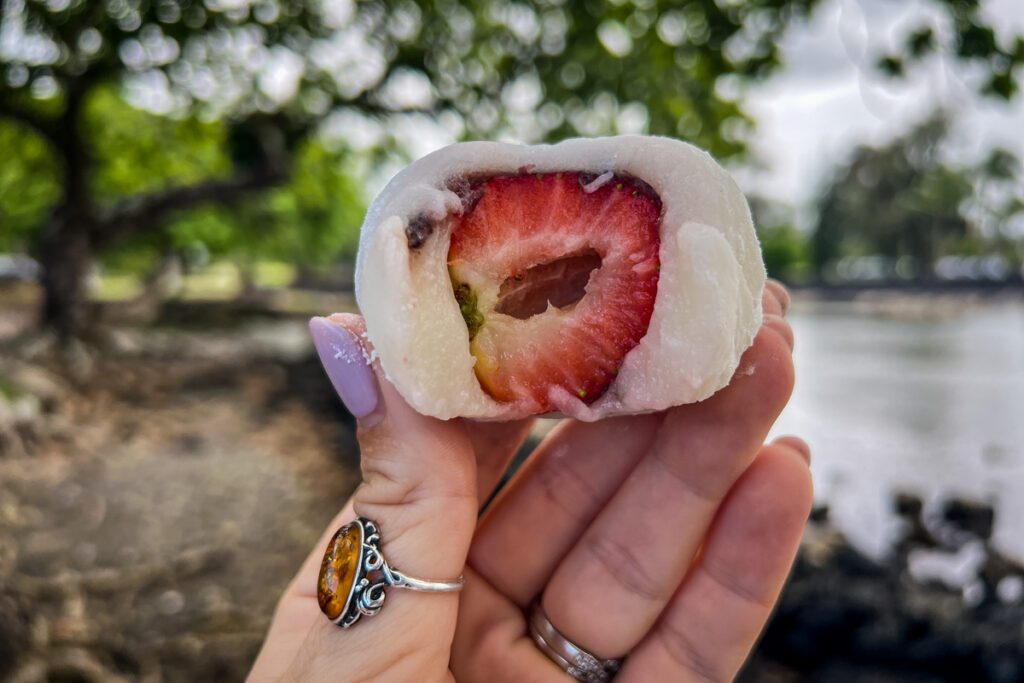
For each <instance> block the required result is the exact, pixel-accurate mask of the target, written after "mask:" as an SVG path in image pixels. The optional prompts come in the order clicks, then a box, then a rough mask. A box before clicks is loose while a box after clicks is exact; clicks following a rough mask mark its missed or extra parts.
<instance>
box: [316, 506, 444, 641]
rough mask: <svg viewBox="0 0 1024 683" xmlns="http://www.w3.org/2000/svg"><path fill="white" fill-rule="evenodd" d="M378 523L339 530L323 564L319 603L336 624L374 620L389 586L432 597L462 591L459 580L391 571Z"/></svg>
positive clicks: (351, 524) (363, 522)
mask: <svg viewBox="0 0 1024 683" xmlns="http://www.w3.org/2000/svg"><path fill="white" fill-rule="evenodd" d="M380 545H381V538H380V530H379V528H378V526H377V523H376V522H374V521H372V520H369V519H366V518H365V517H357V518H356V519H355V520H353V521H352V522H349V523H348V524H346V525H345V526H343V527H341V528H340V529H338V531H337V532H336V533H335V534H334V537H333V538H331V542H330V543H329V544H328V545H327V550H326V551H325V552H324V559H323V562H322V563H321V564H320V577H319V579H318V580H317V586H316V587H317V591H316V596H317V602H318V603H319V604H320V611H321V612H323V613H324V614H325V615H326V616H327V618H328V619H330V620H331V621H332V622H333V623H335V624H338V625H339V626H341V627H342V628H348V627H349V626H351V625H352V624H354V623H356V622H357V621H359V618H360V617H362V616H367V617H372V616H373V615H375V614H377V613H378V612H379V611H380V610H381V607H383V606H384V598H385V597H386V594H385V592H384V589H385V588H387V587H388V586H393V587H395V588H408V589H410V590H414V591H424V592H431V593H452V592H455V591H459V590H462V585H463V580H462V577H461V576H460V577H459V578H457V579H455V580H454V581H428V580H426V579H417V578H413V577H411V576H408V575H406V574H403V573H402V572H400V571H398V570H397V569H395V568H393V567H391V566H390V565H389V564H388V562H387V560H386V559H384V554H383V552H381V549H380Z"/></svg>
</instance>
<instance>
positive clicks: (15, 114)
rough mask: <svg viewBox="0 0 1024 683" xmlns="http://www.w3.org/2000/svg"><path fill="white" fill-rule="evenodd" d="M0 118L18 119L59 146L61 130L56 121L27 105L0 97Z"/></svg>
mask: <svg viewBox="0 0 1024 683" xmlns="http://www.w3.org/2000/svg"><path fill="white" fill-rule="evenodd" d="M0 118H5V119H10V120H12V121H17V122H18V123H21V124H23V125H25V126H28V127H29V128H31V129H32V130H34V131H35V132H37V133H39V134H40V135H42V136H43V137H44V138H46V141H47V142H50V143H52V144H54V145H55V146H59V139H58V138H59V137H60V131H59V130H58V127H57V125H56V123H55V122H54V121H53V120H51V119H49V118H47V117H45V116H42V115H40V114H39V113H38V112H35V111H32V110H31V109H29V108H27V107H23V106H21V105H19V104H15V103H14V102H12V101H11V100H9V99H4V98H0Z"/></svg>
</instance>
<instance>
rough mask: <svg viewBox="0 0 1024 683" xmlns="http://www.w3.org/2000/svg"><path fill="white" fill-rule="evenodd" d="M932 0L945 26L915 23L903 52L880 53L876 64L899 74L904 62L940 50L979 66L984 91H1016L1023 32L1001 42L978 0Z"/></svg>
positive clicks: (1023, 61) (1006, 94)
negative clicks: (1021, 34) (947, 23)
mask: <svg viewBox="0 0 1024 683" xmlns="http://www.w3.org/2000/svg"><path fill="white" fill-rule="evenodd" d="M933 1H934V3H935V4H936V6H938V7H940V8H941V9H943V10H944V12H943V14H942V17H943V18H945V19H948V20H949V26H948V27H940V26H937V25H934V24H923V25H920V26H918V27H917V28H915V29H913V30H912V31H910V32H908V33H907V35H906V37H905V39H904V41H903V54H889V55H884V56H883V57H881V58H880V59H879V62H878V63H879V67H880V68H881V69H882V70H883V71H885V72H887V73H889V74H891V75H893V76H903V75H905V73H906V69H907V67H908V65H911V64H913V63H915V62H919V61H921V60H923V59H924V58H926V57H928V56H929V55H931V54H933V53H936V52H942V53H945V54H951V55H955V56H956V57H958V58H959V59H961V60H963V61H965V62H969V63H973V64H975V65H976V66H979V67H981V69H980V71H982V72H983V73H984V74H985V75H986V77H985V81H984V83H983V84H982V91H983V92H984V93H986V94H988V95H993V96H995V97H999V98H1002V99H1004V100H1009V99H1011V98H1012V97H1013V96H1014V95H1016V94H1017V92H1018V91H1019V90H1020V77H1019V75H1018V74H1017V72H1018V71H1019V70H1020V69H1021V68H1022V67H1024V36H1015V37H1014V38H1013V40H1012V41H1007V43H1008V44H1003V43H1001V42H1000V40H999V38H998V36H997V35H996V30H995V27H993V26H990V25H989V24H988V23H987V21H986V20H985V19H984V17H982V3H981V2H980V0H933ZM944 29H945V30H944Z"/></svg>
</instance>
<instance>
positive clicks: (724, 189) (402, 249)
mask: <svg viewBox="0 0 1024 683" xmlns="http://www.w3.org/2000/svg"><path fill="white" fill-rule="evenodd" d="M558 171H566V172H589V173H593V174H596V175H597V176H598V178H597V181H600V179H601V176H602V174H607V173H608V172H612V173H616V174H623V175H628V176H633V177H635V178H638V179H639V180H642V181H643V182H645V183H647V184H648V185H650V186H651V187H652V188H653V189H654V191H655V192H657V194H658V195H659V196H660V198H661V201H662V206H663V216H662V219H661V226H660V237H661V247H660V252H659V257H660V260H661V274H660V279H659V282H658V293H657V297H656V299H655V303H654V312H653V314H652V316H651V322H650V326H649V328H648V330H647V334H646V335H645V336H644V337H643V339H641V340H640V343H639V344H638V345H637V346H636V347H634V348H633V349H632V350H630V351H629V353H627V354H626V356H625V358H624V360H623V364H622V367H621V369H620V371H619V373H618V375H617V376H616V378H615V380H614V381H613V382H612V383H611V385H610V386H609V387H608V389H607V391H605V393H604V394H603V395H602V396H601V397H600V398H599V399H597V400H596V401H595V402H593V403H592V404H590V405H587V404H585V403H583V401H581V400H580V399H579V398H577V397H576V396H574V395H572V394H570V393H569V392H567V391H564V390H559V391H558V392H556V393H557V395H553V398H554V399H555V400H554V404H555V405H556V406H557V407H558V409H559V410H560V411H561V412H562V413H563V414H565V415H567V416H570V417H575V418H578V419H581V420H598V419H601V418H603V417H608V416H611V415H624V414H635V413H646V412H651V411H657V410H664V409H665V408H669V407H672V406H676V405H681V404H684V403H692V402H695V401H700V400H703V399H705V398H707V397H708V396H710V395H711V394H713V393H715V392H716V391H718V390H719V389H721V388H722V387H723V386H725V385H726V384H727V383H728V382H729V379H730V377H732V374H733V372H734V371H735V370H736V367H737V365H738V364H739V360H740V356H741V355H742V353H743V351H744V350H745V349H746V348H747V347H748V346H750V344H751V343H752V342H753V339H754V335H755V334H756V333H757V330H758V327H759V326H760V324H761V315H762V312H761V290H762V288H763V287H764V282H765V269H764V264H763V262H762V260H761V251H760V248H759V245H758V241H757V235H756V233H755V232H754V225H753V222H752V221H751V217H750V209H749V207H748V206H747V202H746V199H745V198H744V197H743V194H742V192H740V189H739V187H737V185H736V183H735V181H734V180H733V179H732V177H731V176H729V174H728V173H726V171H725V170H724V169H722V167H721V166H719V165H718V164H717V163H716V162H715V160H714V159H712V158H711V156H710V155H709V154H707V153H706V152H704V151H701V150H700V149H697V148H696V147H694V146H692V145H689V144H686V143H684V142H680V141H678V140H672V139H669V138H661V137H645V136H620V137H609V138H595V139H573V140H566V141H564V142H561V143H559V144H556V145H537V146H522V145H514V144H507V143H501V142H466V143H460V144H456V145H451V146H450V147H445V148H444V149H441V150H438V151H437V152H434V153H432V154H429V155H427V156H425V157H423V158H422V159H420V160H419V161H416V162H415V163H413V164H412V165H410V166H408V167H407V168H405V169H404V170H403V171H401V172H400V173H398V174H397V175H396V176H395V177H394V178H392V180H391V181H390V182H389V183H388V184H387V186H386V187H385V188H384V190H383V191H382V192H381V193H380V195H379V196H378V197H377V198H376V199H375V200H374V202H373V204H372V205H371V206H370V209H369V211H368V212H367V214H366V220H365V222H364V223H363V227H362V233H361V235H360V241H359V254H358V257H357V261H356V276H355V285H356V300H357V301H358V303H359V307H360V309H361V311H362V314H363V316H364V318H365V319H366V329H367V335H368V337H369V340H370V341H371V342H372V343H373V346H374V348H375V350H376V354H377V356H378V357H379V358H380V363H381V366H382V368H383V369H384V372H385V374H386V375H387V378H388V379H389V380H390V381H391V382H392V383H393V384H394V385H395V387H396V388H397V389H398V391H399V392H400V393H401V394H402V396H403V397H404V398H405V399H406V401H408V402H409V404H410V405H411V406H412V407H413V408H415V409H416V410H417V411H419V412H421V413H423V414H425V415H430V416H433V417H436V418H440V419H449V418H454V417H467V418H476V419H491V420H509V419H515V418H520V417H525V415H524V414H522V409H521V408H520V409H518V412H517V407H516V406H515V405H514V404H505V403H500V402H498V401H496V400H495V399H493V398H491V397H490V396H489V395H488V394H487V393H485V392H484V390H483V389H482V388H481V386H480V383H479V381H478V380H477V378H476V375H475V374H474V372H473V365H474V362H475V359H474V357H473V355H472V354H471V353H470V350H469V332H468V330H467V328H466V323H465V321H464V320H463V318H462V314H461V313H460V311H459V306H458V304H457V303H456V301H455V297H454V294H453V291H452V283H451V280H450V278H449V274H448V266H447V255H448V247H449V242H450V230H451V227H450V225H449V222H448V221H446V220H445V219H446V218H447V217H448V216H450V215H453V214H457V213H460V212H461V211H462V200H461V199H460V197H459V196H458V195H457V194H456V193H455V192H454V191H452V190H451V189H449V188H452V187H455V186H456V185H457V183H458V182H459V181H460V180H464V179H466V178H474V179H479V178H486V177H488V176H495V175H512V174H516V173H521V172H529V173H553V172H558ZM597 181H595V182H597ZM424 218H427V219H430V221H432V225H433V231H432V232H430V233H429V234H428V235H426V237H425V239H423V240H422V242H423V243H422V245H421V246H418V247H416V248H412V247H410V240H409V238H408V236H407V233H406V228H407V226H409V225H410V221H412V222H413V227H414V228H415V226H416V224H417V221H420V222H422V221H423V219H424ZM414 231H415V230H414Z"/></svg>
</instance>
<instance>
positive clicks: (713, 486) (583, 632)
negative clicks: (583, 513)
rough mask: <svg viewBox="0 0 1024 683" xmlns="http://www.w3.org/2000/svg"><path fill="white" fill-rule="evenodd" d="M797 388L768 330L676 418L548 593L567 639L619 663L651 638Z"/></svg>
mask: <svg viewBox="0 0 1024 683" xmlns="http://www.w3.org/2000/svg"><path fill="white" fill-rule="evenodd" d="M792 387H793V366H792V358H791V356H790V350H789V346H788V341H787V340H786V339H785V338H784V337H783V335H781V334H780V333H779V332H777V331H775V330H774V329H773V328H772V327H762V329H761V330H760V332H759V333H758V335H757V338H756V339H755V341H754V344H753V345H752V346H751V348H750V349H748V350H747V352H746V353H745V354H744V356H743V359H742V361H741V364H740V369H739V370H738V371H737V372H736V375H735V376H734V377H733V380H732V382H731V383H730V384H729V385H728V386H727V387H726V388H724V389H722V390H721V391H720V392H718V393H717V394H715V395H714V396H712V397H711V398H710V399H708V400H706V401H704V402H702V403H698V404H693V405H688V406H681V407H679V408H675V409H672V410H670V411H668V413H667V414H666V416H665V420H664V422H663V423H662V425H661V427H660V429H659V431H658V434H657V438H656V440H655V443H654V445H653V447H652V449H651V452H650V454H649V455H648V456H647V457H645V458H644V459H643V460H641V462H640V463H639V464H638V465H637V466H636V468H635V469H634V470H633V472H632V473H631V474H630V476H629V478H628V480H627V481H626V482H625V483H624V484H623V486H622V488H621V489H620V490H619V491H618V492H617V493H616V494H615V496H614V497H613V498H612V499H611V501H610V502H609V504H608V505H607V506H606V507H605V508H604V509H603V510H602V511H601V513H600V515H599V516H598V517H597V519H596V520H595V521H594V523H593V524H592V525H591V526H590V527H589V528H588V529H587V531H586V533H585V534H584V535H583V536H582V538H581V539H580V540H579V542H578V543H577V544H576V545H575V546H574V547H573V548H572V550H571V551H570V552H569V553H568V555H567V556H566V557H565V559H564V560H563V561H562V563H561V564H560V565H559V566H558V568H557V569H556V571H555V573H554V574H553V575H552V577H551V580H550V582H549V583H548V585H547V588H546V589H545V591H544V609H545V611H546V612H547V614H548V617H549V618H550V619H551V621H552V623H554V624H555V625H556V626H557V627H558V628H559V629H560V630H561V631H562V633H564V634H565V635H566V637H568V638H569V639H571V640H573V641H574V642H576V643H579V644H580V645H581V646H583V647H585V648H587V649H589V650H590V651H592V652H594V654H596V655H598V656H599V657H602V658H606V657H619V656H622V655H623V654H625V653H626V652H628V651H629V650H630V649H632V648H633V647H634V646H635V645H636V643H638V642H639V641H640V639H641V638H642V637H643V635H644V634H645V633H647V631H648V630H650V628H651V626H652V625H653V624H654V622H655V620H656V619H657V617H658V614H659V613H660V612H661V611H662V609H663V608H664V607H665V605H666V604H667V602H668V600H669V599H670V597H671V595H672V593H673V592H674V591H675V589H676V587H677V586H678V585H679V583H680V582H681V581H682V579H683V576H684V575H685V573H686V571H687V568H688V567H689V566H690V564H691V562H692V560H693V557H694V555H695V554H696V551H697V549H698V548H699V547H700V544H701V542H702V540H703V538H704V535H705V533H706V531H707V528H708V526H709V524H710V523H711V520H712V518H713V517H714V514H715V511H716V510H717V509H718V506H719V504H720V503H721V501H722V499H723V498H724V497H725V495H726V494H727V492H728V491H729V489H730V488H731V487H732V485H733V483H734V482H735V481H736V479H737V478H738V477H739V475H740V474H741V473H742V472H743V470H744V469H746V467H747V466H748V465H749V463H750V462H751V460H752V459H753V457H754V456H755V454H756V453H757V451H758V449H759V447H760V445H761V444H762V443H763V441H764V437H765V435H766V434H767V433H768V430H769V429H770V427H771V425H772V423H773V422H774V421H775V419H776V418H777V417H778V415H779V413H780V412H781V410H782V408H783V406H784V405H785V403H786V401H787V400H788V398H789V395H790V392H791V391H792ZM612 619H613V620H614V623H615V628H608V623H609V620H612Z"/></svg>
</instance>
